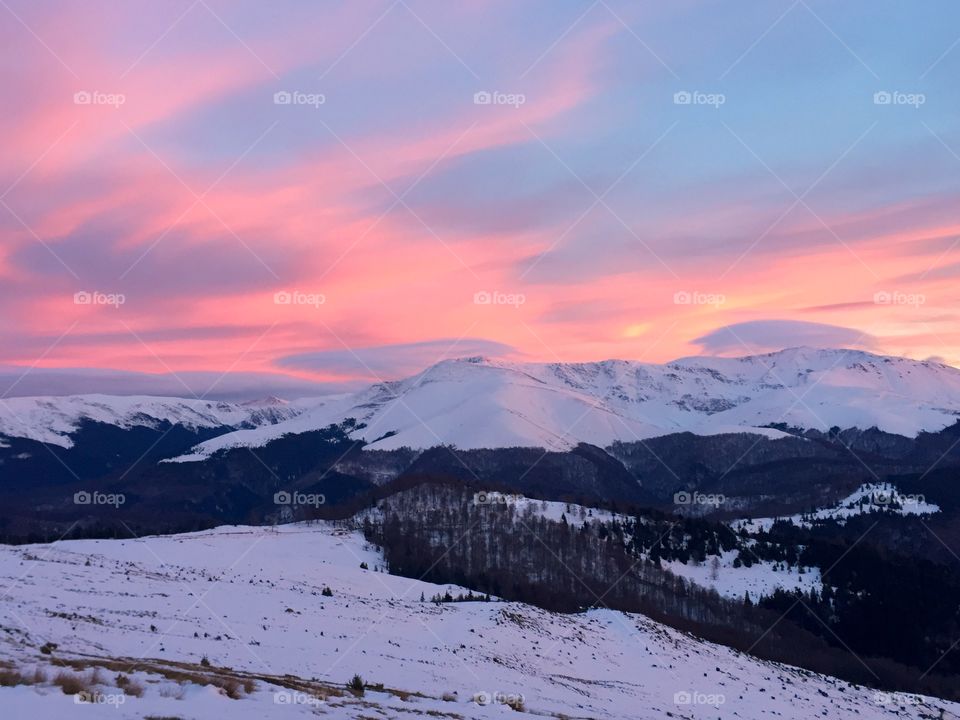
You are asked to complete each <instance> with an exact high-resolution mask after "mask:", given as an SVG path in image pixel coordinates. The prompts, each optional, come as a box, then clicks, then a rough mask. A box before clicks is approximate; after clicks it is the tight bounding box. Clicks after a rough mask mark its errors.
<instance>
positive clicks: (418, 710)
mask: <svg viewBox="0 0 960 720" xmlns="http://www.w3.org/2000/svg"><path fill="white" fill-rule="evenodd" d="M361 562H365V563H367V564H368V566H369V568H370V569H368V570H365V569H361V568H360V563H361ZM381 564H382V559H381V557H380V556H379V555H378V554H377V553H376V552H375V551H374V550H373V549H372V548H370V547H368V546H367V545H366V544H365V542H364V540H363V538H362V537H361V536H360V535H359V534H357V533H355V532H352V531H349V530H344V529H337V528H335V527H333V526H331V525H327V524H322V523H320V524H314V525H290V526H282V527H279V528H275V529H274V528H251V527H223V528H219V529H217V530H212V531H206V532H202V533H193V534H188V535H179V536H170V537H152V538H145V539H140V540H100V541H96V540H88V541H68V542H59V543H55V544H53V545H33V546H20V547H10V546H3V547H0V585H2V586H3V587H4V588H5V591H4V594H3V596H2V598H0V618H2V620H0V625H2V630H3V632H0V663H3V664H5V665H6V666H8V667H13V668H18V669H20V670H23V671H25V672H29V673H32V672H33V670H34V669H35V668H37V669H39V670H41V672H42V673H45V675H42V676H41V677H45V678H46V680H43V681H40V682H38V683H37V684H32V685H20V686H18V687H13V688H11V687H0V707H3V708H4V715H5V716H9V717H30V718H37V720H45V719H46V718H58V719H59V718H74V717H76V718H87V717H97V718H100V717H103V718H117V720H120V719H124V720H126V719H127V718H142V717H145V716H149V717H179V718H192V719H194V720H208V719H209V720H214V719H217V720H219V718H223V717H236V718H241V719H244V720H245V719H246V718H250V719H253V718H264V717H303V718H306V717H317V716H321V717H329V718H371V717H439V718H453V717H459V718H508V717H509V718H518V717H525V716H534V715H535V716H537V717H544V716H546V717H551V716H552V717H560V716H561V715H560V714H561V713H562V714H563V716H564V717H569V718H612V719H616V718H624V719H625V718H631V719H636V720H648V719H649V720H653V719H654V718H656V719H658V720H659V719H660V718H663V717H668V716H670V715H672V716H673V717H678V718H711V719H716V718H766V717H778V718H783V719H785V720H793V719H796V720H799V719H800V718H803V719H806V718H812V717H830V718H841V717H858V718H863V719H864V720H872V719H874V718H877V719H879V718H890V719H891V720H892V719H893V718H921V717H936V718H956V717H958V715H957V713H958V711H960V706H958V705H957V704H954V703H949V702H944V701H940V700H932V699H929V698H922V697H916V696H907V695H886V694H879V693H876V692H874V691H871V690H868V689H865V688H859V687H856V686H851V685H849V684H847V683H846V682H841V681H838V680H834V679H832V678H828V677H824V676H819V675H816V674H813V673H809V672H806V671H801V670H797V669H794V668H790V667H787V666H782V665H777V664H774V663H767V662H762V661H759V660H757V659H754V658H751V657H749V656H747V655H743V654H740V653H737V652H735V651H733V650H731V649H728V648H725V647H722V646H718V645H713V644H710V643H706V642H703V641H700V640H697V639H695V638H693V637H691V636H689V635H685V634H682V633H679V632H676V631H674V630H671V629H668V628H665V627H663V626H661V625H658V624H657V623H654V622H652V621H651V620H649V619H647V618H645V617H643V616H640V615H632V614H625V613H618V612H612V611H605V610H594V611H590V612H588V613H585V614H578V615H559V614H554V613H550V612H546V611H543V610H539V609H536V608H532V607H530V606H526V605H523V604H519V603H501V602H489V603H488V602H464V603H450V604H442V605H434V604H432V603H430V602H420V600H419V598H420V595H421V593H423V594H424V595H426V597H428V598H429V597H430V596H431V595H433V594H434V593H436V592H438V591H439V592H443V590H444V588H443V587H438V586H435V585H430V584H427V583H423V582H419V581H416V580H411V579H406V578H400V577H395V576H392V575H389V574H386V573H383V572H377V567H378V566H379V565H381ZM327 586H329V587H330V588H331V590H332V596H330V597H325V596H324V595H323V594H322V592H321V591H322V589H323V588H324V587H327ZM454 593H456V590H455V589H454ZM43 643H55V644H56V645H57V648H56V649H55V651H54V652H53V654H52V655H44V654H41V653H40V652H39V651H38V648H39V647H40V646H41V645H42V644H43ZM51 657H55V658H58V659H61V660H74V661H79V662H83V663H86V664H87V666H91V665H97V664H101V665H102V664H103V663H113V664H112V665H108V668H109V669H108V670H107V671H106V672H104V673H102V676H101V677H100V678H99V683H98V684H97V685H96V686H95V688H94V691H95V693H96V695H95V697H97V698H101V699H102V701H103V702H104V705H102V706H100V707H96V706H91V705H89V704H86V705H84V704H75V702H74V699H73V698H72V697H70V696H68V695H65V694H64V693H63V692H61V691H60V690H59V689H58V688H56V687H52V686H51V684H50V682H49V679H50V678H51V677H52V674H53V670H52V669H51V667H50V659H51ZM204 657H206V658H208V659H209V664H210V665H209V667H206V666H202V665H201V664H200V661H201V659H202V658H204ZM138 660H139V661H140V664H139V669H138V670H132V669H130V668H131V666H135V665H136V664H137V662H138ZM162 668H166V669H167V670H169V669H170V668H175V669H177V670H178V671H180V673H181V675H184V676H185V675H186V674H187V670H189V673H190V674H196V673H197V672H211V673H225V672H230V673H235V674H240V675H243V676H246V677H250V676H255V678H256V680H255V687H252V688H250V690H249V691H248V692H242V693H240V697H239V699H230V698H228V697H226V696H225V695H224V694H223V692H221V691H219V690H217V688H216V687H214V686H207V687H201V686H199V685H198V684H197V683H196V682H195V681H194V680H191V679H189V678H187V677H179V676H177V675H174V676H173V677H171V676H170V675H169V674H167V675H166V676H165V675H164V674H163V672H162V670H161V669H162ZM117 673H122V674H126V675H127V676H128V677H130V678H131V679H132V680H134V681H135V682H136V683H138V684H139V685H141V686H142V688H143V692H142V693H141V696H140V697H135V696H132V695H129V696H128V695H126V694H125V693H123V692H122V691H121V690H119V689H118V688H117V686H116V680H115V677H116V674H117ZM354 673H359V674H360V675H362V676H363V678H364V679H365V680H366V681H367V682H368V683H383V684H384V686H385V688H384V690H383V691H378V690H374V689H370V690H368V691H367V693H366V695H365V696H364V697H363V698H355V697H353V696H352V695H349V694H346V695H340V696H336V695H334V696H330V697H327V698H326V699H324V700H318V699H317V698H316V696H315V695H311V694H308V693H306V692H301V691H300V690H297V689H296V688H308V687H309V688H316V687H319V686H320V685H321V684H323V683H328V684H330V685H336V686H339V687H340V689H341V690H342V689H343V684H344V683H345V682H346V681H347V680H348V679H349V678H350V677H351V676H352V675H353V674H354ZM398 691H403V692H398ZM407 693H415V694H412V695H407ZM496 697H501V698H502V697H512V698H514V699H517V698H522V701H523V707H522V710H520V711H517V712H515V711H514V710H511V709H508V708H506V707H504V706H503V705H500V704H497V703H496V702H492V703H489V704H480V703H483V702H485V701H487V700H488V699H491V698H496ZM120 698H122V701H121V700H120ZM109 700H112V704H111V705H107V704H106V703H107V701H109ZM478 700H479V701H480V703H478V702H477V701H478ZM278 705H283V706H284V707H278Z"/></svg>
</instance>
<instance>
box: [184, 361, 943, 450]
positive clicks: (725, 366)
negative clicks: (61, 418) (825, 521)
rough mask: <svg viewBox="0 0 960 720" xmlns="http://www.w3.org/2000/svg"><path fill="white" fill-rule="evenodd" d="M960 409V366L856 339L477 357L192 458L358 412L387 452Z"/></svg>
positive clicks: (369, 435)
mask: <svg viewBox="0 0 960 720" xmlns="http://www.w3.org/2000/svg"><path fill="white" fill-rule="evenodd" d="M958 415H960V370H957V369H956V368H953V367H950V366H947V365H942V364H938V363H933V362H918V361H915V360H908V359H905V358H893V357H883V356H878V355H872V354H870V353H866V352H861V351H856V350H817V349H811V348H795V349H790V350H783V351H780V352H776V353H770V354H767V355H754V356H748V357H743V358H716V357H709V358H706V357H701V358H686V359H682V360H677V361H675V362H672V363H668V364H665V365H654V364H644V363H636V362H628V361H623V360H608V361H604V362H597V363H577V364H559V363H552V364H536V363H529V364H525V363H513V362H503V361H498V360H490V359H486V358H466V359H461V360H448V361H444V362H441V363H438V364H436V365H434V366H432V367H430V368H428V369H427V370H425V371H423V372H422V373H420V374H418V375H416V376H414V377H411V378H408V379H406V380H400V381H397V382H391V383H383V384H377V385H374V386H372V387H370V388H368V389H366V390H364V391H361V392H359V393H356V394H352V395H340V396H336V397H331V398H326V399H323V400H321V401H319V402H318V404H317V405H316V406H314V407H313V408H311V409H310V410H308V411H306V412H304V413H303V414H302V415H300V416H298V417H296V418H294V419H292V420H289V421H286V422H283V423H279V424H277V425H275V426H270V427H264V428H257V429H253V430H245V431H239V432H236V433H230V434H227V435H224V436H221V437H218V438H215V439H213V440H210V441H209V442H206V443H203V444H202V445H200V446H198V447H197V448H196V449H195V450H194V452H193V453H191V454H190V455H187V456H184V457H183V458H182V459H184V460H196V459H202V458H204V457H207V456H208V455H209V454H210V453H212V452H215V451H217V450H219V449H222V448H226V447H237V446H244V445H246V446H260V445H263V444H264V443H266V442H269V441H270V440H272V439H275V438H277V437H279V436H281V435H283V434H286V433H297V432H304V431H306V430H312V429H316V428H320V427H324V426H326V425H329V424H331V423H339V422H341V421H342V420H344V419H346V418H355V419H356V420H357V421H359V422H363V423H366V428H364V429H363V430H360V431H358V433H356V435H357V436H358V437H362V438H364V439H365V440H367V441H369V442H372V447H375V448H381V449H391V448H397V447H402V446H410V447H414V448H426V447H431V446H435V445H439V444H442V443H450V444H454V445H456V446H457V447H460V448H463V449H469V448H493V447H509V446H527V447H544V448H550V449H567V448H570V447H572V446H574V445H576V444H577V443H578V442H588V443H592V444H595V445H600V446H606V445H609V444H610V443H612V442H613V441H616V440H623V441H634V440H637V439H643V438H648V437H653V436H657V435H664V434H668V433H673V432H680V431H691V432H695V433H699V434H716V433H722V432H737V431H750V432H759V433H763V434H767V435H769V436H773V437H778V436H780V435H781V433H779V432H778V431H776V430H770V429H765V428H759V426H763V425H767V424H770V423H775V422H783V423H786V424H788V425H791V426H799V427H804V428H818V429H821V430H826V429H828V428H829V427H832V426H834V425H837V426H840V427H841V428H848V427H860V428H869V427H872V426H877V427H879V428H880V429H881V430H886V431H888V432H893V433H898V434H901V435H906V436H913V435H915V434H916V433H917V432H919V431H920V430H932V431H936V430H940V429H942V428H944V427H946V426H948V425H951V424H953V423H954V422H955V421H956V420H957V417H958Z"/></svg>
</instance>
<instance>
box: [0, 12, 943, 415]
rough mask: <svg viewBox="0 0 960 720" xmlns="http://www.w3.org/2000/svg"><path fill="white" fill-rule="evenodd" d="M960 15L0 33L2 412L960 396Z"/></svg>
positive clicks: (496, 20)
mask: <svg viewBox="0 0 960 720" xmlns="http://www.w3.org/2000/svg"><path fill="white" fill-rule="evenodd" d="M958 74H960V6H958V5H957V3H956V2H954V1H953V0H930V1H928V2H924V3H915V2H906V1H897V2H891V1H889V0H870V1H869V2H865V1H860V0H846V1H844V2H835V1H828V0H761V1H753V0H740V1H738V2H736V3H730V2H719V1H711V0H700V1H696V2H694V1H688V0H673V1H671V2H669V3H665V2H652V1H651V2H638V1H636V0H632V1H629V2H627V1H623V0H597V2H590V0H581V1H576V2H574V1H572V0H470V1H468V0H463V1H462V2H457V3H451V2H444V1H442V0H377V1H374V0H350V1H346V2H339V1H333V0H317V1H316V2H302V1H294V0H275V1H273V2H270V3H262V2H252V1H251V2H228V1H226V0H168V1H166V2H162V3H160V2H141V1H140V0H130V1H129V2H124V3H116V2H101V1H99V0H83V1H82V2H80V1H78V2H67V1H63V0H50V1H49V2H43V3H37V2H32V1H30V0H2V2H0V89H2V92H3V98H4V111H3V113H2V114H0V131H2V134H3V139H4V142H3V152H2V153H0V394H2V395H3V396H12V395H23V394H47V393H50V394H61V393H69V392H93V391H102V392H121V393H135V392H145V393H161V394H178V395H190V394H193V395H201V396H207V395H209V396H210V397H214V396H220V395H225V396H226V395H230V394H231V393H236V394H251V393H260V394H267V393H273V394H280V395H285V396H289V395H296V394H309V393H312V392H327V391H335V390H339V389H344V388H350V387H356V386H358V385H361V384H365V383H368V382H372V381H378V380H382V379H392V378H396V377H402V376H405V375H409V374H411V373H414V372H417V371H419V370H421V369H422V368H424V367H426V366H429V365H431V364H433V363H435V362H437V361H439V360H442V359H446V358H450V357H459V356H464V355H489V356H495V357H504V358H509V359H516V360H529V361H544V362H554V361H590V360H601V359H606V358H623V359H633V360H641V361H648V362H664V361H669V360H672V359H675V358H678V357H682V356H687V355H696V354H707V355H744V354H749V353H753V352H766V351H772V350H776V349H780V348H783V347H792V346H798V345H812V346H827V347H853V348H860V349H865V350H870V351H873V352H879V353H886V354H893V355H904V356H909V357H913V358H918V359H926V358H937V359H939V360H941V361H944V362H947V363H950V364H954V365H957V364H960V325H958V311H957V300H958V297H957V296H958V284H957V278H958V276H960V247H958V245H960V202H958V200H960V125H958V124H957V123H956V117H958V115H960V97H958V94H957V91H956V82H955V78H956V77H957V76H958Z"/></svg>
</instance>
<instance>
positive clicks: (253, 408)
mask: <svg viewBox="0 0 960 720" xmlns="http://www.w3.org/2000/svg"><path fill="white" fill-rule="evenodd" d="M299 412H300V409H299V407H298V406H297V405H295V404H291V403H286V402H284V401H283V400H279V399H277V398H266V399H265V400H263V401H254V402H246V403H242V404H234V403H227V402H217V401H212V400H202V399H184V398H164V397H149V396H119V395H71V396H65V397H17V398H8V399H5V400H2V401H0V435H5V436H7V437H19V438H27V439H30V440H38V441H40V442H45V443H50V444H53V445H60V446H61V447H66V448H69V447H71V446H72V445H73V440H72V438H71V437H70V435H71V434H72V433H73V432H75V431H76V430H77V428H78V426H79V424H80V423H81V421H83V420H92V421H96V422H101V423H106V424H109V425H115V426H117V427H121V428H131V427H137V426H145V427H155V426H157V425H158V424H159V423H163V422H169V423H171V424H174V425H181V426H183V427H186V428H189V429H199V428H218V427H233V428H245V427H247V428H249V427H258V426H262V425H269V424H272V423H277V422H280V421H283V420H288V419H290V418H292V417H294V416H296V415H297V414H298V413H299Z"/></svg>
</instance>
